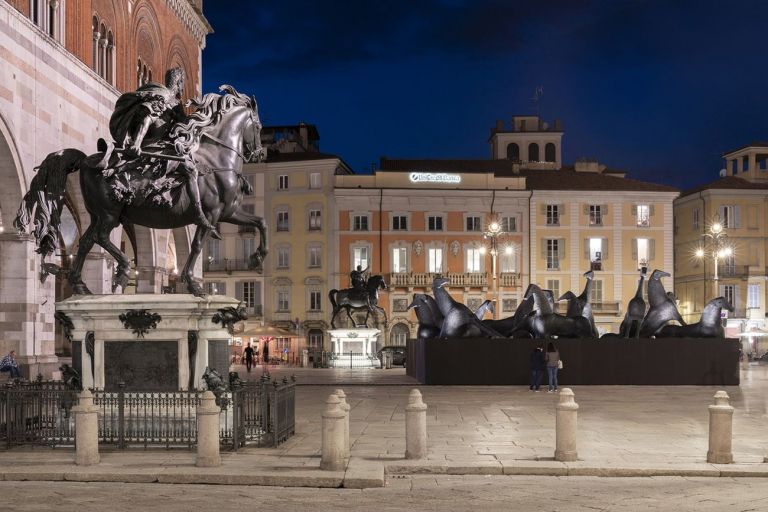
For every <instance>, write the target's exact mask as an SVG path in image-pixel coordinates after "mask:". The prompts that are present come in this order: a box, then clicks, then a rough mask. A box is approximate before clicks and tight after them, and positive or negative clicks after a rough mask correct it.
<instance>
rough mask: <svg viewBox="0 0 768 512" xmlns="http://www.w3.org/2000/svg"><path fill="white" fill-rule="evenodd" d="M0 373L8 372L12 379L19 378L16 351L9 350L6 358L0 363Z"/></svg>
mask: <svg viewBox="0 0 768 512" xmlns="http://www.w3.org/2000/svg"><path fill="white" fill-rule="evenodd" d="M0 372H8V373H10V375H11V378H12V379H20V378H21V370H19V363H17V362H16V351H15V350H11V351H10V352H9V353H8V355H7V356H5V357H4V358H3V360H2V361H0Z"/></svg>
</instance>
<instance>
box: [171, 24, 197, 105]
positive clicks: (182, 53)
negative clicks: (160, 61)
mask: <svg viewBox="0 0 768 512" xmlns="http://www.w3.org/2000/svg"><path fill="white" fill-rule="evenodd" d="M191 63H192V61H191V60H190V58H189V53H188V52H187V47H186V45H185V44H184V41H183V40H182V39H181V37H179V36H178V35H174V36H173V38H172V39H171V43H170V44H169V45H168V52H167V54H166V58H165V69H171V68H172V67H175V66H179V67H181V68H183V69H184V73H185V75H186V77H187V79H186V81H185V82H184V94H183V96H184V99H189V98H194V97H195V96H196V92H197V91H196V90H195V87H194V83H195V81H196V80H195V77H194V76H192V65H191Z"/></svg>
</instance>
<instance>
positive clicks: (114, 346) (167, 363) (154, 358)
mask: <svg viewBox="0 0 768 512" xmlns="http://www.w3.org/2000/svg"><path fill="white" fill-rule="evenodd" d="M104 378H105V382H104V391H117V390H118V387H119V383H120V382H123V383H124V384H125V390H126V391H176V390H178V389H179V344H178V343H177V342H176V341H150V342H146V341H108V342H106V343H104Z"/></svg>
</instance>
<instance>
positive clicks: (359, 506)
mask: <svg viewBox="0 0 768 512" xmlns="http://www.w3.org/2000/svg"><path fill="white" fill-rule="evenodd" d="M714 480H715V481H714V482H713V479H712V478H683V477H654V478H647V477H646V478H598V477H527V476H516V477H510V476H507V477H504V476H496V477H482V476H461V477H458V476H456V477H451V476H440V477H429V476H412V477H406V478H389V479H388V481H387V487H385V488H382V489H365V490H362V491H360V490H349V489H287V488H283V487H230V486H216V485H164V484H122V483H117V484H116V483H108V484H97V483H93V484H92V483H64V482H0V494H2V495H3V510H9V511H10V510H13V511H16V512H33V511H35V512H36V511H48V510H51V509H55V510H58V511H61V512H69V511H73V512H74V511H77V512H89V511H98V512H101V511H103V510H105V509H106V510H109V511H110V512H121V511H132V512H133V511H136V510H161V511H163V512H175V511H179V512H182V511H183V512H187V511H189V510H205V509H212V510H217V511H228V510H269V511H270V512H282V511H285V512H293V511H302V510H312V511H320V510H377V511H396V510H426V511H464V510H472V511H477V510H482V511H483V512H489V511H497V510H499V511H501V510H503V511H508V510H528V511H553V512H554V511H556V512H571V511H579V512H582V511H591V512H594V511H610V512H623V511H631V512H642V511H670V510H674V511H675V512H685V511H697V512H715V511H717V512H721V511H728V512H739V511H743V512H746V511H765V510H768V488H767V487H766V486H765V481H764V480H762V479H751V478H735V479H734V478H719V479H714ZM6 507H7V508H6Z"/></svg>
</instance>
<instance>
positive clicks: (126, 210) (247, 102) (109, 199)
mask: <svg viewBox="0 0 768 512" xmlns="http://www.w3.org/2000/svg"><path fill="white" fill-rule="evenodd" d="M220 90H221V92H222V94H216V93H210V94H206V95H205V96H203V98H202V100H200V101H194V100H193V101H192V102H191V104H192V106H194V107H195V108H196V111H195V112H194V113H192V114H191V115H190V116H189V118H188V120H186V121H185V122H184V124H183V126H182V128H184V132H183V134H184V135H186V136H187V137H191V138H193V139H194V140H193V141H192V143H193V147H194V151H193V153H192V154H191V162H192V163H193V165H194V166H195V167H196V171H197V185H198V187H199V191H200V204H201V206H202V210H203V213H204V215H205V217H206V219H207V220H208V222H209V225H215V224H217V223H219V222H224V223H229V224H237V225H241V226H252V227H254V228H256V229H257V230H258V232H259V247H258V248H257V250H256V252H255V253H253V254H252V255H251V256H250V268H251V269H253V270H255V271H257V272H259V273H261V272H262V270H263V261H264V257H265V256H266V254H267V234H266V225H265V222H264V220H263V219H262V218H261V217H258V216H256V215H253V214H250V213H248V212H246V211H245V210H244V209H243V208H242V207H241V202H242V199H243V195H244V194H246V193H249V192H250V185H249V184H248V182H247V181H245V180H244V179H243V177H242V167H243V163H245V162H246V161H259V160H261V159H263V157H264V155H265V152H264V149H263V148H262V146H261V138H260V131H261V122H260V120H259V115H258V110H257V106H256V101H255V99H253V98H251V97H249V96H246V95H244V94H241V93H239V92H237V91H236V90H235V89H234V88H232V87H230V86H222V87H221V88H220ZM109 149H111V148H108V147H107V145H106V144H105V143H104V142H103V141H101V143H100V144H99V151H98V152H97V153H95V154H93V155H90V156H87V155H85V154H84V153H83V152H81V151H79V150H77V149H64V150H61V151H58V152H55V153H51V154H50V155H48V156H47V157H46V158H45V160H44V161H43V163H42V164H41V165H40V166H39V167H38V168H37V169H36V170H37V174H36V175H35V177H34V179H33V180H32V183H31V185H30V189H29V191H28V192H27V193H26V195H25V196H24V200H23V202H22V205H21V207H20V208H19V212H18V214H17V216H16V219H15V221H14V226H15V227H16V229H17V230H18V231H20V232H25V231H26V229H27V226H28V225H29V223H30V222H34V226H35V227H34V234H35V237H36V239H37V243H38V249H37V251H38V252H39V253H40V254H41V255H42V256H43V257H44V258H45V257H46V256H48V255H50V254H52V253H53V252H54V250H55V249H56V248H57V247H58V241H59V236H60V235H59V229H60V221H61V212H62V208H63V206H64V201H65V197H64V196H65V186H66V181H67V177H68V175H69V174H71V173H74V172H77V171H79V172H80V189H81V191H82V195H83V200H84V203H85V207H86V209H87V211H88V213H89V215H90V217H91V221H90V225H89V226H88V228H87V229H86V230H85V232H84V233H83V234H82V235H81V237H80V242H79V245H78V250H77V256H76V257H75V259H74V262H73V264H72V268H71V270H70V272H69V283H70V285H71V286H72V289H73V291H74V293H75V294H90V293H91V292H90V290H89V289H88V287H87V286H86V285H85V283H84V282H83V280H82V269H83V264H84V262H85V258H86V256H87V255H88V253H89V252H90V250H91V248H92V247H93V245H94V244H98V245H100V246H101V247H103V248H104V250H106V251H107V252H108V253H109V254H110V255H111V256H112V257H113V258H114V259H115V261H116V262H117V267H116V270H115V274H114V276H113V281H112V291H113V292H114V291H115V290H116V289H117V288H118V287H121V288H123V289H124V288H125V287H126V286H127V285H128V282H129V270H130V266H131V262H130V260H129V259H128V257H127V256H126V255H125V254H124V253H123V251H121V250H120V248H119V247H118V246H116V245H115V244H114V243H112V241H111V240H110V233H111V232H112V230H114V229H115V228H116V227H117V226H119V225H122V226H123V228H124V229H125V230H126V232H127V233H128V234H129V236H130V235H131V234H132V233H133V232H134V225H139V226H147V227H149V228H155V229H173V228H179V227H184V226H187V225H189V224H194V223H195V220H196V210H195V205H194V201H193V200H192V199H191V198H190V197H189V194H188V193H187V191H186V188H185V187H175V188H172V189H170V190H169V193H168V196H169V197H170V201H169V203H170V204H159V203H158V202H153V201H150V200H142V198H145V199H146V198H148V197H151V195H152V193H153V192H154V190H153V189H156V188H157V182H158V181H159V180H157V178H158V177H157V176H156V175H155V174H153V173H154V170H156V169H157V162H158V161H162V160H166V159H167V160H179V157H178V156H175V155H173V154H172V153H169V154H167V155H157V154H147V155H141V156H140V157H139V158H138V159H137V160H135V161H133V162H131V163H130V165H127V164H126V163H125V162H123V161H122V160H120V159H119V158H118V157H116V153H117V152H114V153H111V152H110V151H109ZM115 166H116V167H115ZM115 175H125V178H124V182H121V183H127V184H128V185H129V186H130V187H131V188H132V190H131V196H132V197H133V198H135V199H134V200H133V201H130V202H126V201H121V200H118V199H116V181H115V180H114V176H115ZM163 178H165V177H163ZM210 232H211V230H210V229H207V228H205V227H204V226H201V225H199V224H198V226H197V228H196V231H195V234H194V236H193V238H192V241H191V244H190V245H191V247H190V252H189V257H188V258H187V261H186V263H185V265H184V267H183V269H182V271H181V273H180V277H181V280H182V281H183V282H185V283H186V285H187V288H188V290H189V292H190V293H192V294H194V295H196V296H202V295H204V293H203V289H202V287H201V286H200V284H199V283H197V282H196V281H195V280H194V279H193V275H192V271H193V268H194V266H195V262H196V261H197V258H198V257H199V255H200V252H201V251H202V248H203V242H204V241H205V240H206V238H207V237H208V235H209V234H210Z"/></svg>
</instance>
